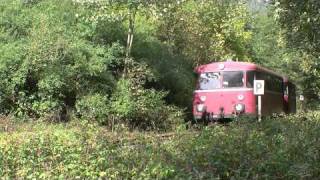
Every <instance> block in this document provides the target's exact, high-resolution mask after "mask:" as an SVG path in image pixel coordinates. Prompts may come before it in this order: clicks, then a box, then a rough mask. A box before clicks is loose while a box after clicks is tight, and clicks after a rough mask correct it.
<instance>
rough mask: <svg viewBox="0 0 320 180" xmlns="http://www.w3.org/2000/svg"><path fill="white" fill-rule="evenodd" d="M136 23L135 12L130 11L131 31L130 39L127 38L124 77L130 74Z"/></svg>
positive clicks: (129, 33) (129, 30)
mask: <svg viewBox="0 0 320 180" xmlns="http://www.w3.org/2000/svg"><path fill="white" fill-rule="evenodd" d="M134 22H135V12H132V10H129V29H128V38H127V47H126V58H125V60H124V72H123V74H124V76H125V75H126V74H127V72H128V64H129V63H128V62H129V59H130V56H131V49H132V42H133V33H134Z"/></svg>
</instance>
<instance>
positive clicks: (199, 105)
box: [197, 104, 205, 112]
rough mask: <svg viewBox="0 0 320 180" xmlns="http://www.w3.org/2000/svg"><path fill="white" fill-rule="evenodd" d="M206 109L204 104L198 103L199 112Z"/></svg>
mask: <svg viewBox="0 0 320 180" xmlns="http://www.w3.org/2000/svg"><path fill="white" fill-rule="evenodd" d="M204 109H205V106H204V104H198V105H197V111H198V112H203V111H204Z"/></svg>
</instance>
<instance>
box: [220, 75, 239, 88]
mask: <svg viewBox="0 0 320 180" xmlns="http://www.w3.org/2000/svg"><path fill="white" fill-rule="evenodd" d="M222 76H223V83H222V84H223V87H224V88H233V87H243V84H244V78H243V72H242V71H226V72H223V75H222Z"/></svg>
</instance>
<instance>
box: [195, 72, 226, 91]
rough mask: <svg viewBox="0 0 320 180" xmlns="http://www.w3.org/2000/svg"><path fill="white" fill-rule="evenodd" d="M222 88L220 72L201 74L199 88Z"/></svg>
mask: <svg viewBox="0 0 320 180" xmlns="http://www.w3.org/2000/svg"><path fill="white" fill-rule="evenodd" d="M219 88H221V78H220V73H219V72H207V73H202V74H200V78H199V89H200V90H211V89H219Z"/></svg>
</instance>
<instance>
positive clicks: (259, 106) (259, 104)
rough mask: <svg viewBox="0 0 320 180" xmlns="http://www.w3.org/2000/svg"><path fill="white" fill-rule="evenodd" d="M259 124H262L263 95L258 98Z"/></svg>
mask: <svg viewBox="0 0 320 180" xmlns="http://www.w3.org/2000/svg"><path fill="white" fill-rule="evenodd" d="M258 122H261V95H259V96H258Z"/></svg>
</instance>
